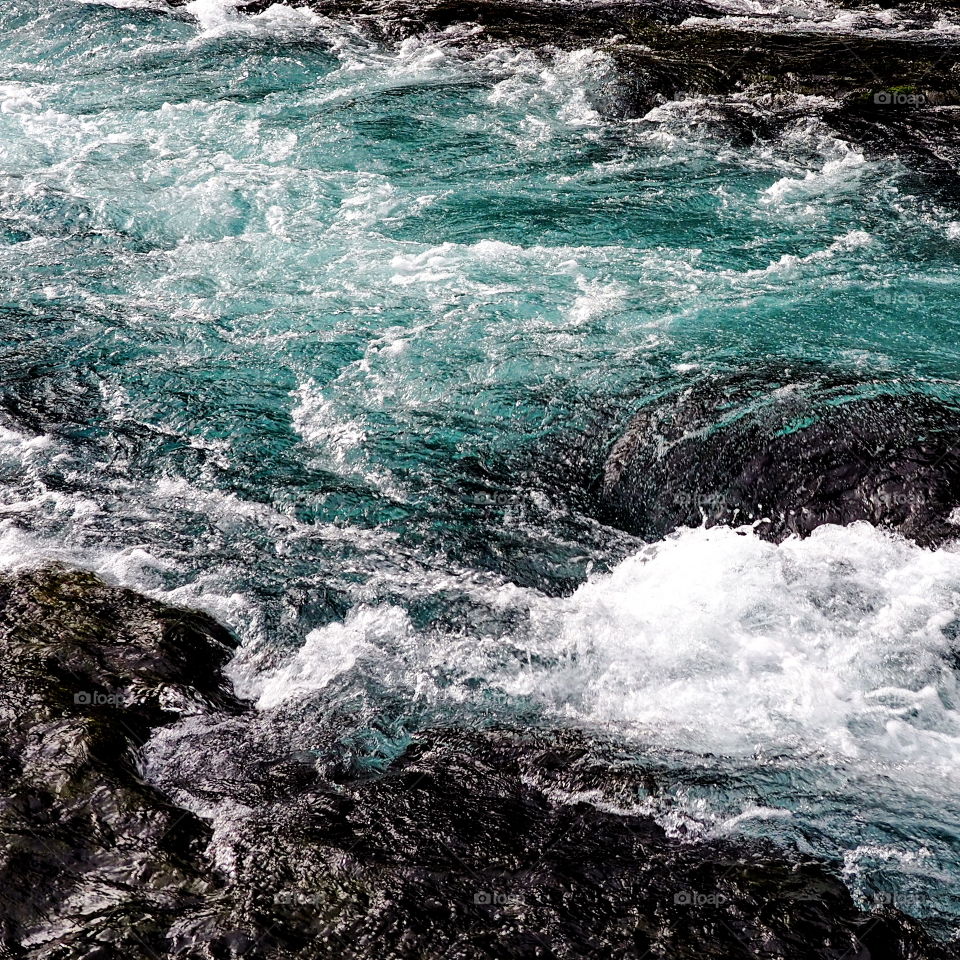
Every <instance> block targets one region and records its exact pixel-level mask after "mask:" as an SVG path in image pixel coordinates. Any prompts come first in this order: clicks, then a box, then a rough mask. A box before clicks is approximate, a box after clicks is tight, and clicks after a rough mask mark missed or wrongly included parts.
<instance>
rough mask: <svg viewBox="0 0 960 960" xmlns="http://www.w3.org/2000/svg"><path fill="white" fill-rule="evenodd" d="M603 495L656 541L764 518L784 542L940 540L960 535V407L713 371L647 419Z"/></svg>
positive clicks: (638, 421)
mask: <svg viewBox="0 0 960 960" xmlns="http://www.w3.org/2000/svg"><path fill="white" fill-rule="evenodd" d="M784 373H786V375H784ZM801 374H802V372H801ZM778 383H779V384H780V386H779V388H778V387H777V386H776V384H778ZM599 501H600V510H601V513H602V515H603V516H604V518H605V519H607V520H609V521H610V522H611V523H613V524H614V525H616V526H620V527H623V528H625V529H627V530H629V531H630V532H633V533H636V534H638V535H640V536H643V537H645V538H650V539H658V538H660V537H662V536H664V535H665V534H667V533H668V532H670V531H671V530H673V529H675V528H677V527H681V526H699V525H700V524H701V523H706V524H707V525H708V526H712V525H714V524H732V525H740V524H746V523H752V524H755V525H756V529H757V531H758V533H760V534H761V535H764V536H766V537H769V538H770V539H774V540H779V539H782V538H783V537H785V536H789V535H791V534H798V535H801V536H804V535H806V534H808V533H810V531H811V530H813V529H815V528H816V527H818V526H820V525H821V524H825V523H835V524H849V523H853V522H855V521H858V520H862V521H867V522H869V523H872V524H874V525H875V526H879V527H885V528H888V529H891V530H896V531H898V532H900V533H902V534H904V535H905V536H908V537H910V538H912V539H914V540H916V541H917V542H918V543H920V544H921V545H924V546H935V545H939V544H941V543H944V542H945V541H947V540H952V539H954V538H955V537H956V536H957V535H960V527H958V526H957V525H956V524H955V523H954V522H953V514H954V511H955V510H956V509H957V508H958V507H960V410H957V409H955V408H953V407H951V406H948V405H947V404H945V403H942V402H940V401H939V400H937V399H935V398H934V397H931V396H928V395H925V394H922V393H918V392H903V391H896V392H875V393H873V394H872V395H871V394H864V393H863V391H862V389H860V390H858V389H857V387H856V385H853V384H843V383H842V381H840V382H835V383H833V384H832V385H830V384H829V382H828V381H827V382H825V381H823V380H818V379H817V378H816V377H813V378H812V379H810V378H804V377H803V376H802V375H801V377H800V378H799V379H797V378H796V377H795V376H794V375H791V374H790V373H789V372H781V373H780V374H779V376H778V374H777V373H776V372H770V377H769V380H766V381H764V380H763V379H762V377H760V376H759V375H758V376H731V377H711V378H708V379H706V380H704V381H702V382H700V383H698V384H697V385H695V386H692V387H688V388H686V389H682V390H680V391H678V392H675V393H673V394H671V395H670V396H668V397H665V398H661V399H660V400H658V401H655V402H653V403H650V404H649V405H647V406H645V407H643V408H642V409H641V410H640V411H639V412H638V413H637V414H636V416H635V417H634V419H633V420H632V422H631V423H630V424H629V425H628V427H627V429H626V430H625V432H624V434H623V436H622V437H621V438H620V439H619V441H618V442H617V443H616V444H615V445H614V447H613V449H612V450H611V452H610V455H609V457H608V459H607V461H606V464H605V466H604V475H603V481H602V484H601V488H600V491H599Z"/></svg>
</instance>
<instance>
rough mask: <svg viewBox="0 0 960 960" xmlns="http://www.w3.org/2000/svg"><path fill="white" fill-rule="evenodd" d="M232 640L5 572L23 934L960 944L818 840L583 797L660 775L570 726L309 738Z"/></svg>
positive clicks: (353, 951)
mask: <svg viewBox="0 0 960 960" xmlns="http://www.w3.org/2000/svg"><path fill="white" fill-rule="evenodd" d="M232 646H233V641H232V640H231V638H230V636H229V634H228V633H226V632H225V631H224V630H223V629H221V628H220V627H218V626H217V625H216V624H215V623H214V622H213V621H211V620H210V619H209V618H208V617H206V616H203V615H201V614H197V613H191V612H187V611H182V610H175V609H171V608H169V607H166V606H164V605H163V604H160V603H156V602H154V601H152V600H148V599H146V598H143V597H140V596H138V595H137V594H135V593H132V592H130V591H129V590H122V589H117V588H113V587H109V586H107V585H105V584H104V583H102V582H100V581H99V580H97V579H96V578H95V577H93V576H91V575H89V574H86V573H80V572H69V571H66V570H63V569H60V568H53V569H47V570H42V571H32V572H27V573H21V574H19V575H7V576H5V577H3V578H2V580H0V667H2V669H0V705H2V710H3V719H4V725H3V730H2V735H0V736H2V740H0V743H2V754H0V756H2V767H0V776H2V795H0V851H2V854H0V944H2V948H3V952H4V954H5V955H7V956H11V957H24V958H37V960H39V958H44V960H60V958H63V960H80V958H84V960H106V958H115V957H116V958H120V957H122V958H125V960H127V958H160V957H171V958H173V957H177V958H198V960H199V958H226V957H251V958H261V957H262V958H326V957H330V958H334V957H335V958H377V960H383V958H421V957H432V956H437V957H439V956H444V957H460V958H468V957H469V958H473V957H477V958H479V957H498V958H505V957H518V958H519V957H524V958H526V957H558V958H559V957H609V958H613V957H644V956H669V957H673V958H681V960H682V958H686V957H689V958H694V957H696V958H702V957H718V958H719V957H724V958H743V960H747V958H755V957H765V956H768V957H782V956H804V957H811V958H820V957H822V958H827V957H829V958H834V960H841V958H849V957H863V958H867V957H877V958H880V957H882V958H904V960H905V958H908V957H909V958H931V960H939V958H946V957H948V956H951V955H952V954H951V953H950V951H949V949H948V948H946V947H944V946H942V945H938V944H937V943H935V942H933V941H932V940H930V939H929V938H928V937H927V935H926V934H925V933H924V932H923V930H922V929H921V928H920V927H919V926H918V925H917V924H916V923H915V922H913V921H911V920H909V919H908V918H906V917H904V916H903V915H901V914H899V913H898V912H897V911H896V910H895V909H893V908H892V907H890V906H881V907H878V909H877V910H875V911H874V912H870V913H864V912H861V911H860V910H858V909H857V908H856V907H855V906H854V904H853V903H852V901H851V899H850V896H849V894H848V893H847V891H846V889H845V887H844V886H843V885H842V884H841V883H840V881H839V880H838V879H837V878H836V877H835V876H834V875H832V874H831V872H830V871H829V870H828V869H826V868H825V867H824V866H823V865H822V864H819V863H816V862H813V861H811V860H809V859H808V858H802V857H799V856H797V855H793V854H789V853H785V852H783V851H779V850H777V849H774V848H773V847H770V846H767V845H760V844H755V843H746V842H742V843H736V844H734V843H729V842H707V843H696V844H694V843H683V842H680V841H678V840H676V839H672V838H670V837H668V836H667V835H666V834H665V833H664V831H663V830H662V829H661V828H660V827H659V826H658V825H657V824H656V823H655V822H654V821H653V820H651V819H650V818H649V817H647V816H644V815H640V814H637V813H629V812H626V813H614V812H607V811H605V810H603V809H601V808H600V807H599V806H598V805H597V804H595V803H586V802H583V801H582V800H578V799H577V795H578V794H581V793H583V792H584V791H588V792H590V794H591V795H592V796H599V797H606V798H608V799H609V800H610V801H611V802H612V803H617V804H620V805H629V803H630V800H631V797H632V798H634V799H635V798H636V797H637V796H638V795H639V793H640V792H641V791H642V790H643V789H644V786H645V784H646V783H647V780H648V779H649V777H650V774H648V773H647V772H645V771H644V770H643V768H642V766H640V765H638V764H636V763H635V762H633V763H625V762H624V761H623V758H619V757H617V756H614V755H613V754H612V753H611V750H613V748H611V747H604V746H603V745H602V744H598V743H595V742H592V741H590V740H588V739H585V738H583V737H581V736H579V735H576V734H572V733H566V734H559V733H549V732H541V733H532V732H516V731H513V732H511V731H503V730H501V731H486V732H469V731H455V730H446V731H434V732H431V733H424V734H422V735H420V736H417V737H414V738H412V739H411V740H409V741H408V742H405V743H401V744H400V745H399V747H398V748H397V750H396V755H395V756H394V757H393V758H387V759H386V760H385V761H384V763H383V764H380V765H377V764H370V763H368V762H364V761H363V758H354V759H353V760H351V759H350V757H349V756H345V754H344V749H343V745H342V744H339V743H338V739H337V732H336V730H330V731H329V733H328V735H326V739H324V737H320V738H319V739H318V740H317V743H316V749H314V750H311V751H293V750H291V749H290V747H289V746H288V745H287V744H286V743H285V740H284V736H283V731H282V728H281V727H280V726H278V725H277V720H276V718H274V717H272V716H271V715H270V714H269V713H261V714H256V713H254V712H252V711H250V710H248V709H245V708H244V707H243V705H241V704H240V703H238V702H237V701H236V700H235V698H234V697H233V696H232V694H231V693H230V691H229V689H228V688H227V685H226V684H225V682H224V680H223V678H222V675H221V672H220V671H221V667H222V665H223V663H224V661H225V659H226V658H227V657H228V656H229V654H230V650H231V648H232ZM177 720H179V721H180V726H179V727H177V728H176V735H175V736H171V737H169V738H168V740H167V741H166V746H164V745H163V744H162V743H161V744H160V745H159V746H158V745H157V742H156V737H157V736H158V735H160V739H161V740H162V739H163V737H162V734H163V731H164V730H170V731H171V732H173V728H171V727H169V724H170V723H171V722H172V721H177ZM151 732H152V733H153V734H154V737H155V740H154V741H151V750H152V751H153V753H154V756H153V760H152V769H153V774H152V776H151V781H152V782H151V783H147V782H146V781H145V780H144V777H143V776H142V774H141V769H140V763H139V762H138V748H139V747H140V745H142V744H143V743H144V741H145V739H146V738H147V736H148V735H150V734H151ZM158 732H159V734H158ZM614 752H615V751H614ZM187 807H189V808H190V809H192V810H195V811H197V812H190V810H188V809H187ZM198 813H200V814H202V817H201V816H199V815H198Z"/></svg>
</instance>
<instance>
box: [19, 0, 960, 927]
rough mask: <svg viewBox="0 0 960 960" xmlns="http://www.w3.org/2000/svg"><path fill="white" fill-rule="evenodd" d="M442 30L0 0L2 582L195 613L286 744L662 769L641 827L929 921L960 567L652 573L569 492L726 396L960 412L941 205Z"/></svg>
mask: <svg viewBox="0 0 960 960" xmlns="http://www.w3.org/2000/svg"><path fill="white" fill-rule="evenodd" d="M455 39H457V37H456V35H455V34H439V35H437V36H433V37H429V38H426V39H417V40H408V41H405V42H403V43H402V44H399V45H397V46H391V47H387V46H381V45H378V44H376V43H374V42H373V41H371V40H369V39H366V38H364V37H363V36H361V35H360V34H359V33H357V32H356V31H355V30H354V29H352V28H351V27H350V26H348V25H347V24H346V23H340V22H335V21H332V20H328V19H325V18H321V17H319V16H316V15H314V14H311V13H309V12H306V11H303V10H295V9H292V8H290V7H286V6H283V5H277V6H274V7H272V8H270V9H269V10H267V11H266V12H265V13H262V14H260V15H258V16H252V17H241V16H240V15H239V14H238V12H237V11H236V10H235V9H234V6H233V5H232V4H230V3H228V2H224V0H196V2H194V3H191V4H188V6H187V7H186V8H185V9H182V10H179V11H171V10H169V9H167V8H166V6H165V4H163V3H162V2H160V0H157V2H148V0H145V2H119V0H118V2H114V3H99V4H98V3H82V2H66V0H65V2H60V3H55V4H53V3H40V2H34V0H6V2H4V3H3V4H2V6H0V416H2V419H0V471H2V479H3V483H2V484H0V548H2V557H3V562H4V563H5V564H6V565H7V566H18V565H22V564H31V563H35V562H36V561H37V559H38V558H39V557H50V558H55V559H60V560H63V561H65V562H68V563H71V564H79V565H81V566H86V567H89V568H92V569H95V570H98V571H100V572H101V573H103V574H104V575H105V576H107V577H108V578H109V579H112V580H113V581H115V582H119V583H123V584H127V585H131V586H134V587H136V588H137V589H140V590H143V591H146V592H149V593H152V594H153V595H155V596H161V597H163V598H164V599H168V600H171V601H174V602H179V603H185V604H191V605H195V606H199V607H201V608H203V609H206V610H209V611H210V612H212V613H213V614H214V615H215V616H217V617H218V618H219V619H221V620H222V621H223V622H225V623H227V624H228V625H229V626H230V627H231V628H232V629H233V630H234V631H235V632H236V633H237V635H238V636H239V638H240V640H241V647H240V650H239V652H238V654H237V656H236V658H235V659H234V661H233V663H232V665H231V668H230V669H231V676H232V679H233V681H234V683H235V685H236V687H237V689H238V692H239V693H240V694H241V695H243V696H245V697H248V698H250V699H252V700H254V701H256V703H257V707H258V710H260V711H261V712H262V713H263V715H264V716H265V717H266V718H267V719H269V718H270V717H271V716H275V717H277V723H278V729H280V728H281V726H282V728H283V729H288V728H289V725H290V724H292V725H293V727H294V728H295V729H296V730H297V731H298V733H297V736H298V738H299V743H300V745H301V746H306V747H309V744H310V730H311V724H314V723H319V722H321V720H323V718H329V717H330V716H331V715H336V716H337V717H339V718H340V720H339V722H341V723H342V724H343V730H344V740H343V742H344V750H349V751H353V752H355V753H359V754H361V755H364V754H365V755H368V756H369V758H370V762H371V763H380V762H382V761H383V760H384V759H389V757H390V756H391V755H392V754H393V753H395V752H396V751H397V750H399V749H401V747H402V745H403V744H404V743H406V742H407V740H408V738H409V736H410V735H411V733H413V732H415V731H416V730H418V729H422V728H425V727H427V726H431V725H433V726H436V725H453V726H458V725H462V726H479V727H483V726H489V725H495V724H512V725H517V724H520V725H529V726H544V727H556V726H569V727H573V728H575V729H578V730H583V731H587V732H588V733H591V734H593V735H597V736H602V737H608V738H611V739H613V740H614V741H615V742H617V743H618V744H620V745H622V746H623V747H624V748H626V749H628V750H632V751H635V755H636V757H637V761H638V763H639V762H643V763H646V764H651V763H652V764H654V765H656V766H657V767H658V768H659V769H661V770H663V771H666V773H665V774H664V782H668V783H669V784H670V786H669V788H667V789H665V790H663V791H662V792H660V793H653V794H651V795H650V796H638V797H637V798H636V804H637V808H638V809H644V810H647V811H650V812H652V813H654V814H655V815H656V816H657V817H658V818H659V819H660V820H661V822H662V823H664V824H665V825H666V826H667V827H668V828H669V829H670V830H671V831H672V832H675V833H676V834H677V835H680V836H685V837H689V838H690V839H691V840H692V841H695V840H696V839H697V838H698V837H705V836H720V835H724V836H729V835H737V834H738V833H741V834H748V835H754V836H756V835H759V836H765V837H769V838H772V839H773V840H775V841H776V842H777V843H780V844H782V845H785V846H791V847H796V848H799V849H800V850H802V851H806V852H812V853H816V854H818V855H820V856H824V857H827V858H829V859H830V860H831V861H832V862H834V863H835V864H837V866H838V868H839V869H840V870H841V872H842V874H843V876H844V879H845V880H846V882H847V883H848V885H849V886H850V888H851V890H852V891H853V892H854V894H855V895H856V896H857V897H858V898H859V899H860V900H861V901H862V902H866V903H869V902H870V900H871V898H876V897H877V896H884V897H892V898H893V900H894V902H895V903H896V904H897V905H898V906H900V907H901V909H903V910H904V911H905V912H907V913H910V914H913V915H914V916H917V917H921V918H924V919H926V920H928V921H929V922H930V923H931V924H932V925H933V926H934V928H935V929H938V930H940V931H941V932H942V933H944V934H948V933H950V932H951V931H954V930H956V929H957V927H958V924H960V902H958V900H957V895H956V893H955V892H953V891H955V890H957V889H958V888H960V854H958V850H960V836H958V827H957V824H958V822H960V802H958V800H957V797H958V795H960V794H958V785H960V689H958V682H957V663H958V652H957V651H958V648H957V637H958V635H960V552H958V551H957V549H956V548H954V547H952V546H949V545H948V546H945V547H941V548H940V549H937V550H929V549H921V548H920V547H918V546H916V545H914V544H913V543H911V542H909V541H907V540H904V539H901V538H898V537H896V536H894V535H893V534H889V533H885V532H881V531H879V530H876V529H874V528H872V527H869V526H866V525H854V526H851V527H847V528H840V527H832V526H826V527H822V528H820V529H818V530H817V531H815V533H814V534H813V535H812V536H811V537H810V538H808V539H806V540H796V539H790V540H787V541H785V542H784V543H782V544H780V545H776V544H773V543H769V542H766V541H764V540H761V539H759V538H758V537H756V536H755V535H754V534H753V532H752V531H750V530H740V531H736V530H732V529H726V528H713V529H705V528H698V529H683V530H681V531H678V532H677V533H675V534H673V535H671V536H669V537H668V538H667V539H665V540H663V541H661V542H658V543H643V542H642V541H640V540H638V539H635V538H632V537H630V536H628V535H627V534H624V533H621V532H618V531H616V530H613V529H611V528H609V527H606V526H604V525H602V524H601V523H599V522H597V520H596V519H594V518H593V517H592V516H591V514H590V510H589V495H588V493H585V492H583V491H585V490H588V489H589V484H588V483H586V484H585V483H584V482H583V480H584V477H585V476H586V475H588V474H589V467H588V466H585V464H588V465H589V463H590V458H591V456H593V454H594V453H595V452H596V451H597V450H599V449H601V448H602V446H603V444H604V443H605V442H607V441H608V440H609V438H610V437H611V436H613V435H614V434H615V432H616V430H617V429H618V428H622V426H623V424H624V423H625V421H626V420H627V419H628V418H629V416H630V413H631V411H632V410H634V409H635V408H636V406H637V405H638V404H639V403H641V402H642V401H643V400H644V399H646V398H649V397H654V396H658V395H660V394H662V393H664V392H665V391H667V390H670V389H675V388H676V387H677V386H679V385H681V384H683V383H685V382H694V381H696V380H697V378H699V377H702V376H704V375H705V374H708V373H710V372H712V371H723V370H729V369H735V368H736V369H740V368H744V367H746V368H755V369H765V368H772V367H775V368H776V369H777V370H778V371H779V372H780V374H781V375H782V376H783V377H785V378H786V379H787V380H789V371H790V369H791V367H792V366H794V365H802V366H805V367H809V366H810V365H817V364H820V365H829V366H831V367H833V368H842V369H845V370H849V371H853V372H855V373H856V375H857V376H858V377H859V378H860V379H861V380H862V382H863V383H864V384H866V387H865V388H864V389H866V390H869V385H870V384H871V383H887V384H889V383H893V382H896V383H901V382H902V383H908V384H910V385H911V387H912V388H913V389H920V390H923V391H927V392H929V393H930V394H932V395H935V396H937V397H941V398H943V399H945V400H948V401H951V400H953V401H955V400H957V399H958V398H960V379H958V376H957V370H958V369H960V338H958V336H957V332H958V321H957V317H958V316H960V311H958V307H960V209H958V208H957V206H956V203H955V202H953V201H951V199H950V198H949V197H948V196H945V195H944V194H943V193H942V192H941V191H939V190H938V189H937V188H936V185H934V184H931V183H930V182H928V181H927V180H926V179H925V178H924V177H923V176H921V175H919V174H917V173H915V172H912V171H911V170H910V169H908V168H907V167H906V166H904V165H902V164H901V163H899V162H897V161H895V160H876V159H868V158H867V157H865V156H864V155H863V154H862V153H861V152H859V151H858V150H857V149H856V148H855V147H854V146H852V145H851V144H849V143H847V142H845V141H844V140H842V139H841V138H839V137H838V136H837V135H836V134H835V133H834V132H833V131H831V130H830V128H829V127H828V126H827V125H826V124H825V123H823V122H822V121H819V120H815V119H810V116H809V115H803V116H802V118H800V119H798V120H797V121H796V123H794V124H793V125H791V126H789V127H788V129H787V130H786V131H785V132H784V134H783V135H782V136H778V137H776V138H775V139H771V140H769V141H764V140H760V141H757V142H752V143H744V142H740V141H738V140H737V139H736V138H735V137H732V136H731V135H729V133H727V132H725V131H724V129H723V128H722V127H721V126H718V124H717V123H716V122H715V116H714V114H713V112H712V107H711V103H710V101H709V100H707V99H679V100H674V101H665V102H663V103H662V104H661V105H660V106H658V107H656V108H655V109H653V110H652V111H651V112H649V113H647V114H646V115H644V116H643V117H640V118H631V117H629V116H626V117H625V116H624V111H623V110H622V101H623V87H622V78H620V77H619V76H618V75H617V71H616V69H615V68H614V66H613V64H612V63H611V62H610V61H609V60H608V59H607V58H606V57H605V55H604V54H602V53H600V52H596V51H593V50H590V49H584V50H580V51H574V52H567V53H557V54H549V53H543V52H539V53H534V52H531V51H528V50H524V49H522V48H520V47H502V48H495V49H486V50H484V51H482V52H479V53H473V54H468V53H466V52H464V51H463V50H462V49H461V47H460V46H458V45H457V44H455V43H453V41H454V40H455ZM778 388H779V387H778ZM588 479H589V477H588ZM578 491H579V492H578ZM182 733H183V731H180V732H179V733H178V732H177V731H173V732H165V733H164V734H163V735H161V736H160V737H158V739H157V742H156V743H154V744H153V745H152V746H148V749H147V752H146V754H147V759H146V761H145V762H146V768H147V769H148V770H149V769H150V768H151V765H154V768H156V769H159V768H160V767H162V765H163V763H164V762H167V759H168V757H169V754H170V752H171V750H172V744H175V743H176V742H177V737H178V736H180V735H181V734H182ZM865 798H868V802H867V800H865Z"/></svg>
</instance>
